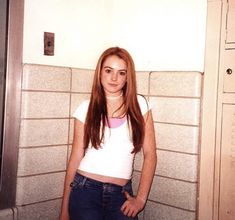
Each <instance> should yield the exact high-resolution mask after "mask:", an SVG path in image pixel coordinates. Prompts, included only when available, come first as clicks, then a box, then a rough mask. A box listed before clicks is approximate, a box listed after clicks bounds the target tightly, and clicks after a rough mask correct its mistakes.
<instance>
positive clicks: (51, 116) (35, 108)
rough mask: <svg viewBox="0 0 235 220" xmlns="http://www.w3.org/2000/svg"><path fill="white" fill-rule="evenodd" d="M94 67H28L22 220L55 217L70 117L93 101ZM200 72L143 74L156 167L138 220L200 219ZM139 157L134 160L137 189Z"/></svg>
mask: <svg viewBox="0 0 235 220" xmlns="http://www.w3.org/2000/svg"><path fill="white" fill-rule="evenodd" d="M92 77H93V71H90V70H83V69H72V68H60V67H50V66H40V65H27V64H26V65H24V71H23V84H22V112H21V127H20V143H19V166H18V178H17V198H16V205H17V218H15V219H17V220H28V219H34V220H37V219H43V220H46V219H48V220H53V219H58V216H59V209H60V203H61V196H62V190H63V179H64V175H65V169H66V163H67V160H68V155H69V152H70V147H71V143H72V137H73V119H72V118H71V114H72V113H73V112H74V110H75V108H76V106H77V105H78V104H79V103H80V102H81V101H82V100H84V99H87V98H89V95H90V89H91V84H92ZM201 77H202V76H201V74H200V73H198V72H138V73H137V83H138V92H139V93H141V94H144V95H146V97H147V98H149V99H150V102H151V103H152V105H153V109H152V110H153V117H154V122H155V128H156V139H157V146H158V167H157V170H156V175H155V178H154V181H153V186H152V190H151V193H150V195H149V200H148V202H147V205H146V209H145V211H143V212H142V213H141V215H140V220H156V219H158V220H165V219H166V220H193V219H195V216H196V214H195V213H196V200H197V166H198V145H199V135H198V134H199V118H200V98H201ZM141 162H142V156H141V154H138V155H137V157H136V161H135V171H134V188H135V189H136V187H137V184H136V181H135V180H137V179H138V178H139V175H140V172H139V171H140V167H141Z"/></svg>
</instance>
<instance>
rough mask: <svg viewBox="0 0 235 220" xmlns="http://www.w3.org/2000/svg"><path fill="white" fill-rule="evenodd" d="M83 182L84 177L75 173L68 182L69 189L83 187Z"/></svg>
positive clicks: (84, 180)
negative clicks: (71, 180) (72, 178)
mask: <svg viewBox="0 0 235 220" xmlns="http://www.w3.org/2000/svg"><path fill="white" fill-rule="evenodd" d="M85 183H86V177H80V176H77V174H76V175H75V177H74V180H73V182H71V183H70V187H71V190H75V189H78V188H80V189H81V188H83V186H84V185H85Z"/></svg>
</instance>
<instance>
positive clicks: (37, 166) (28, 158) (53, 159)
mask: <svg viewBox="0 0 235 220" xmlns="http://www.w3.org/2000/svg"><path fill="white" fill-rule="evenodd" d="M66 162H67V146H55V147H41V148H24V149H20V150H19V163H18V176H25V175H33V174H39V173H48V172H55V171H63V170H65V169H66Z"/></svg>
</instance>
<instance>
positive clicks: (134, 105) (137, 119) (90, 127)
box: [84, 47, 145, 153]
mask: <svg viewBox="0 0 235 220" xmlns="http://www.w3.org/2000/svg"><path fill="white" fill-rule="evenodd" d="M113 55H115V56H117V57H119V58H120V59H122V60H124V61H125V63H126V66H127V82H126V84H125V85H124V87H123V104H122V107H123V115H126V116H127V120H128V125H129V126H130V128H131V129H129V131H130V132H131V134H130V136H131V137H132V141H133V145H134V149H133V151H132V153H136V152H138V151H140V149H141V147H142V144H143V140H144V134H145V129H144V127H145V122H144V118H143V116H142V113H141V110H140V106H139V103H138V100H137V86H136V73H135V65H134V62H133V59H132V57H131V55H130V54H129V53H128V52H127V51H126V50H125V49H123V48H120V47H111V48H109V49H107V50H105V51H104V52H103V53H102V54H101V56H100V58H99V60H98V63H97V66H96V69H95V74H94V79H93V85H92V91H91V98H90V103H89V107H88V112H87V116H86V121H85V127H84V148H85V149H86V148H87V147H88V145H89V143H91V145H92V146H93V147H94V148H96V149H98V148H99V147H100V145H101V143H102V141H103V139H104V129H105V122H106V121H108V112H107V106H106V103H107V101H106V96H105V91H104V89H103V86H102V84H101V70H102V67H103V63H104V62H105V60H106V59H107V58H108V57H109V56H113Z"/></svg>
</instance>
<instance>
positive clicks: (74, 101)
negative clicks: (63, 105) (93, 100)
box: [70, 94, 90, 116]
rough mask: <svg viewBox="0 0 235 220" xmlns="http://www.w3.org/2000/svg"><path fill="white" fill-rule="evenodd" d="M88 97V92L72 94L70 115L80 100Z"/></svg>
mask: <svg viewBox="0 0 235 220" xmlns="http://www.w3.org/2000/svg"><path fill="white" fill-rule="evenodd" d="M89 98H90V94H72V97H71V112H70V115H71V116H72V115H73V113H74V112H75V111H76V109H77V107H78V106H79V105H80V104H81V103H82V101H84V100H86V99H89Z"/></svg>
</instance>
